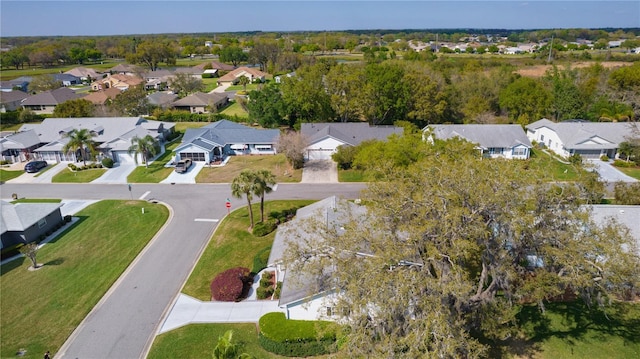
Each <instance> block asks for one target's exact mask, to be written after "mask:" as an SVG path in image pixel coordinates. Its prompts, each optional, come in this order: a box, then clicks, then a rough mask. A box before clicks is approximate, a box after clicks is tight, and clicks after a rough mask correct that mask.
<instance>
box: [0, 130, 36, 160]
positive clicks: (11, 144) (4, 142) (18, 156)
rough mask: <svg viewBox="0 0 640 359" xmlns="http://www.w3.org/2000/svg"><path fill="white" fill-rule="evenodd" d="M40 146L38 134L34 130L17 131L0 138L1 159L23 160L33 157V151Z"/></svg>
mask: <svg viewBox="0 0 640 359" xmlns="http://www.w3.org/2000/svg"><path fill="white" fill-rule="evenodd" d="M40 146H42V143H41V142H40V138H38V134H36V132H35V131H34V130H28V131H24V132H17V133H14V134H12V135H9V136H7V137H3V138H0V153H2V160H7V161H11V162H14V163H15V162H25V161H29V160H31V159H32V158H33V151H34V150H35V149H36V148H38V147H40Z"/></svg>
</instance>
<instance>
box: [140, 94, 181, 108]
mask: <svg viewBox="0 0 640 359" xmlns="http://www.w3.org/2000/svg"><path fill="white" fill-rule="evenodd" d="M147 99H148V100H149V104H150V105H153V106H157V107H160V108H169V107H171V106H172V105H173V103H174V102H175V101H176V100H177V99H178V95H176V94H174V93H169V92H154V93H150V94H148V95H147Z"/></svg>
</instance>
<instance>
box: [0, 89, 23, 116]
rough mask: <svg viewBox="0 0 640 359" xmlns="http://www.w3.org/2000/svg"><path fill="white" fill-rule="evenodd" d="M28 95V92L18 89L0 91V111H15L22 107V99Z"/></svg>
mask: <svg viewBox="0 0 640 359" xmlns="http://www.w3.org/2000/svg"><path fill="white" fill-rule="evenodd" d="M27 97H29V94H27V93H26V92H22V91H20V90H14V91H8V92H4V91H0V113H5V112H8V111H16V110H18V109H19V108H21V107H22V101H23V100H24V99H26V98H27Z"/></svg>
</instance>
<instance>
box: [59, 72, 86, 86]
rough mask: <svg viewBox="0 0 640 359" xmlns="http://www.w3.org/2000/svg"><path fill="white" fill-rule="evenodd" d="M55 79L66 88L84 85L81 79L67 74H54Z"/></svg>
mask: <svg viewBox="0 0 640 359" xmlns="http://www.w3.org/2000/svg"><path fill="white" fill-rule="evenodd" d="M53 78H54V79H55V80H56V81H58V82H62V86H65V87H67V86H71V85H79V84H81V83H82V80H80V78H79V77H77V76H74V75H71V74H67V73H62V74H54V75H53Z"/></svg>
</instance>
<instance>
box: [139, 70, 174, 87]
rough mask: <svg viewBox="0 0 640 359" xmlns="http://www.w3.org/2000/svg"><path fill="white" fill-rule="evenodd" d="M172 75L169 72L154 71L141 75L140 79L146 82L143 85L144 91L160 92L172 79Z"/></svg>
mask: <svg viewBox="0 0 640 359" xmlns="http://www.w3.org/2000/svg"><path fill="white" fill-rule="evenodd" d="M173 76H174V74H173V73H172V72H171V71H169V70H155V71H148V72H145V73H143V74H142V78H143V79H144V80H145V81H146V82H145V84H144V88H145V90H158V91H162V90H164V89H166V88H167V86H168V83H169V82H170V81H171V78H173Z"/></svg>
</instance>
